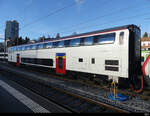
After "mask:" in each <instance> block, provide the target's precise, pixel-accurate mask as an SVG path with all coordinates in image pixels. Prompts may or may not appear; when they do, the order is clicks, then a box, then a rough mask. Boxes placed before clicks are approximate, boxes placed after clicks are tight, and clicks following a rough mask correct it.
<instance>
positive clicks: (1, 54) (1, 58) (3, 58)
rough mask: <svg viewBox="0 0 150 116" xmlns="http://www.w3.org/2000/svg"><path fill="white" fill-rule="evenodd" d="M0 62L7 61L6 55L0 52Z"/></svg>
mask: <svg viewBox="0 0 150 116" xmlns="http://www.w3.org/2000/svg"><path fill="white" fill-rule="evenodd" d="M0 61H8V53H4V52H0Z"/></svg>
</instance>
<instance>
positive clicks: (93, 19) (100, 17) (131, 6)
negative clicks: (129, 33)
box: [60, 4, 149, 32]
mask: <svg viewBox="0 0 150 116" xmlns="http://www.w3.org/2000/svg"><path fill="white" fill-rule="evenodd" d="M134 6H135V4H134ZM134 6H133V5H130V6H127V7H125V8H120V9H117V10H113V9H111V10H113V11H112V12H110V13H107V14H104V15H99V16H97V17H95V18H91V19H89V20H86V21H83V22H80V23H78V24H74V25H71V26H68V27H65V28H61V29H60V30H64V29H68V28H69V29H70V28H74V27H77V26H81V25H83V24H87V23H89V22H93V21H96V20H99V19H102V18H105V17H107V16H112V15H114V14H116V13H120V12H122V11H127V9H133V8H135V7H134ZM144 7H145V6H144ZM148 7H149V6H148ZM140 10H141V9H140ZM60 32H64V31H60ZM65 32H66V31H65Z"/></svg>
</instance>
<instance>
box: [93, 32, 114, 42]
mask: <svg viewBox="0 0 150 116" xmlns="http://www.w3.org/2000/svg"><path fill="white" fill-rule="evenodd" d="M96 38H97V43H98V44H108V43H114V41H115V33H113V34H106V35H99V36H97V37H96Z"/></svg>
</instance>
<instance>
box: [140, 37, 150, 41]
mask: <svg viewBox="0 0 150 116" xmlns="http://www.w3.org/2000/svg"><path fill="white" fill-rule="evenodd" d="M144 41H150V37H143V38H142V39H141V42H144Z"/></svg>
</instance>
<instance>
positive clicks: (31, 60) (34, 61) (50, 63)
mask: <svg viewBox="0 0 150 116" xmlns="http://www.w3.org/2000/svg"><path fill="white" fill-rule="evenodd" d="M21 62H23V63H31V64H39V65H45V66H53V59H36V58H21Z"/></svg>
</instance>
